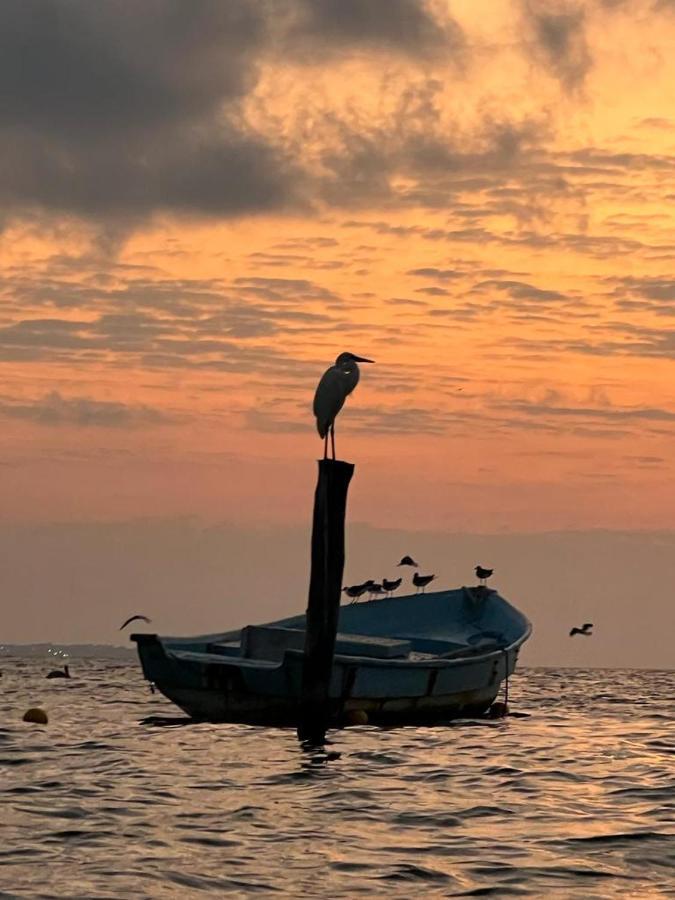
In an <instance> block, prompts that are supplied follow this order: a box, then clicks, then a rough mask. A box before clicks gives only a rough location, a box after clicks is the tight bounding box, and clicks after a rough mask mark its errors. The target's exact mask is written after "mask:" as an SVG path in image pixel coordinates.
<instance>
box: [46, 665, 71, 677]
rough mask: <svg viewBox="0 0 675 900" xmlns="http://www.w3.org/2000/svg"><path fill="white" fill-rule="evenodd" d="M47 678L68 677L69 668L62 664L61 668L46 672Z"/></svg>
mask: <svg viewBox="0 0 675 900" xmlns="http://www.w3.org/2000/svg"><path fill="white" fill-rule="evenodd" d="M47 678H70V669H69V668H68V666H64V667H63V670H61V669H52V671H51V672H48V673H47Z"/></svg>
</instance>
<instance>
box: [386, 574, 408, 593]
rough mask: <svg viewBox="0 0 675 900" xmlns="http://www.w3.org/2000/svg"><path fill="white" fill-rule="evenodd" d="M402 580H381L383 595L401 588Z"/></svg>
mask: <svg viewBox="0 0 675 900" xmlns="http://www.w3.org/2000/svg"><path fill="white" fill-rule="evenodd" d="M402 581H403V579H402V578H395V579H394V581H389V579H388V578H383V579H382V587H383V588H384V592H385V594H393V592H394V591H395V590H396V589H397V588H400V587H401V582H402Z"/></svg>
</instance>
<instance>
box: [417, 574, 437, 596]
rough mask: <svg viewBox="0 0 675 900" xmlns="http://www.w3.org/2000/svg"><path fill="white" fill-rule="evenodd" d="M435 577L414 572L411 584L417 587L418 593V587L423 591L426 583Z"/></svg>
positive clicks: (429, 582)
mask: <svg viewBox="0 0 675 900" xmlns="http://www.w3.org/2000/svg"><path fill="white" fill-rule="evenodd" d="M435 577H436V576H435V575H420V573H419V572H415V574H414V575H413V579H412V580H413V584H414V585H415V587H416V588H417V592H418V593H419V591H420V588H421V589H422V591H424V589H425V588H426V586H427V585H428V584H431V582H432V581H433V580H434V578H435Z"/></svg>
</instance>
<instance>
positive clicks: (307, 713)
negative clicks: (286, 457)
mask: <svg viewBox="0 0 675 900" xmlns="http://www.w3.org/2000/svg"><path fill="white" fill-rule="evenodd" d="M353 474H354V466H353V465H352V463H347V462H343V461H342V460H335V459H321V460H319V479H318V481H317V484H316V492H315V494H314V518H313V521H312V568H311V573H310V578H309V600H308V603H307V619H306V628H305V657H304V662H303V670H302V695H301V699H300V714H299V718H298V738H299V739H300V740H301V741H307V742H308V743H311V744H322V743H323V742H324V740H325V737H326V730H327V728H328V725H329V723H330V718H331V712H332V710H331V703H330V697H329V687H330V680H331V673H332V671H333V655H334V653H335V635H336V634H337V626H338V617H339V613H340V596H341V593H342V572H343V569H344V564H345V512H346V508H347V491H348V489H349V482H350V481H351V478H352V475H353Z"/></svg>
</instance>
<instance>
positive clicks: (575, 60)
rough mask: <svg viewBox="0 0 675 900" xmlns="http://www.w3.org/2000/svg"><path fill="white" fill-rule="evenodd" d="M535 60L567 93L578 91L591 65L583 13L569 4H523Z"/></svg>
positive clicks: (544, 0) (564, 0) (551, 0)
mask: <svg viewBox="0 0 675 900" xmlns="http://www.w3.org/2000/svg"><path fill="white" fill-rule="evenodd" d="M523 10H524V14H525V22H526V24H527V26H528V29H529V32H530V36H531V39H532V49H533V52H534V57H535V59H537V60H538V61H539V62H541V63H542V64H543V65H544V66H545V67H546V68H548V69H549V70H550V71H551V72H552V73H553V74H554V75H555V77H556V78H558V79H559V80H560V82H561V83H562V84H563V85H564V86H565V87H566V88H567V89H574V88H578V87H579V86H580V85H581V84H582V83H583V81H584V79H585V77H586V75H587V74H588V71H589V69H590V68H591V65H592V58H591V53H590V49H589V47H588V42H587V39H586V32H585V27H584V26H585V21H586V9H585V7H584V5H583V4H582V3H579V2H572V0H523Z"/></svg>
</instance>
